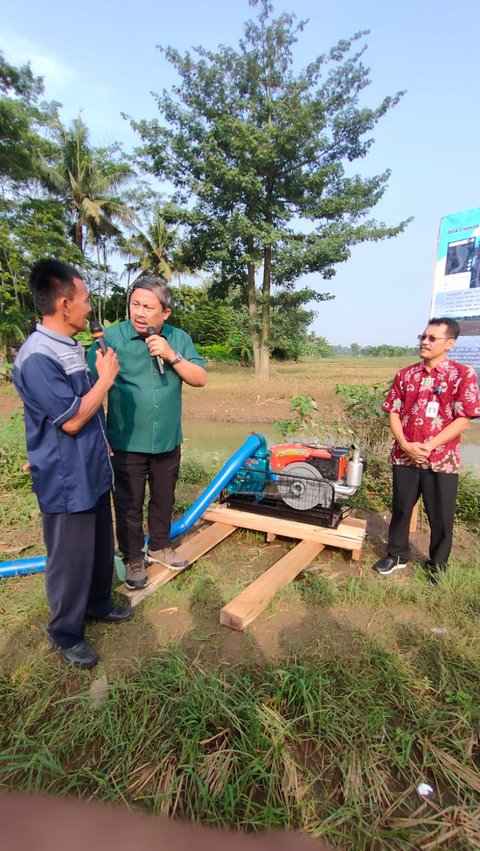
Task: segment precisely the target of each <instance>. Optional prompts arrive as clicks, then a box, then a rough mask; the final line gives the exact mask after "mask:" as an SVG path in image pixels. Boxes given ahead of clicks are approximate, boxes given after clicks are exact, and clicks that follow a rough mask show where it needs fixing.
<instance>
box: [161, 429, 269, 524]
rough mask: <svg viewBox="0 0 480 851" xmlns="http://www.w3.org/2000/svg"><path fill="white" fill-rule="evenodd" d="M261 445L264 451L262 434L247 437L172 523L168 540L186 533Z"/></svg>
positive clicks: (264, 442)
mask: <svg viewBox="0 0 480 851" xmlns="http://www.w3.org/2000/svg"><path fill="white" fill-rule="evenodd" d="M262 444H263V446H264V448H265V449H266V448H267V444H266V440H265V438H264V436H263V434H251V435H250V436H249V437H247V439H246V441H245V443H243V444H242V446H241V447H240V449H237V451H236V452H235V453H234V454H233V455H232V457H231V458H229V459H228V461H226V462H225V464H224V465H223V467H222V469H221V470H220V472H219V473H217V475H216V476H215V478H214V479H212V481H211V482H210V484H209V485H208V487H206V488H205V490H204V491H203V493H201V494H200V496H199V497H198V499H196V500H195V502H194V503H193V505H191V506H190V508H189V509H188V510H187V511H186V512H185V514H184V515H183V517H180V518H179V519H178V520H175V523H172V526H171V528H170V538H176V537H178V535H182V534H183V533H184V532H187V530H188V529H190V528H191V526H193V524H194V523H195V522H196V521H197V520H198V518H199V517H201V515H202V514H203V512H204V511H205V509H206V508H208V506H209V505H210V503H211V502H213V500H214V499H215V497H216V496H218V494H219V493H220V491H221V490H222V489H223V488H224V487H225V486H226V485H228V483H229V481H230V480H231V479H233V477H234V475H235V473H237V472H238V470H239V469H240V467H241V466H242V464H244V463H245V461H246V460H247V458H250V456H251V455H253V453H254V452H255V451H256V450H257V449H258V448H259V447H260V446H262Z"/></svg>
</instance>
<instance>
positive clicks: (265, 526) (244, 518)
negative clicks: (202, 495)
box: [203, 505, 367, 552]
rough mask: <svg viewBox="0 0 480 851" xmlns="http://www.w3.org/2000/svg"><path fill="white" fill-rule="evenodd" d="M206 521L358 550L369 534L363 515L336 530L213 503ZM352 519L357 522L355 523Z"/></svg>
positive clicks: (204, 515) (205, 518)
mask: <svg viewBox="0 0 480 851" xmlns="http://www.w3.org/2000/svg"><path fill="white" fill-rule="evenodd" d="M203 518H204V520H210V521H211V522H212V523H228V524H230V525H235V526H239V527H240V528H243V529H253V530H255V531H257V532H267V534H268V533H270V534H274V535H282V536H283V537H285V538H296V539H297V540H301V541H314V542H316V543H319V544H323V545H324V546H329V547H339V548H340V549H344V550H353V551H355V552H358V551H359V550H360V549H361V546H362V543H363V540H364V538H365V534H366V527H367V524H366V521H365V520H361V519H360V518H356V517H355V518H347V519H346V520H343V521H342V522H341V523H340V524H339V526H337V528H336V529H330V528H329V527H327V526H315V525H313V524H311V523H302V522H300V521H297V520H285V519H284V518H282V517H268V516H266V515H264V514H255V513H254V512H250V511H238V510H237V509H234V508H228V507H227V506H225V505H211V506H210V508H208V509H207V511H205V513H204V514H203ZM351 520H354V521H355V524H354V525H353V524H352V523H351V522H349V521H351Z"/></svg>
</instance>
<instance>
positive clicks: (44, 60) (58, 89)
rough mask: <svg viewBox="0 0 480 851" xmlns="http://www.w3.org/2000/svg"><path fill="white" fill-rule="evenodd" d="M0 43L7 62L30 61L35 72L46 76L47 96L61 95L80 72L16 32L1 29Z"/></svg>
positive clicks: (22, 62) (12, 63) (15, 63)
mask: <svg viewBox="0 0 480 851" xmlns="http://www.w3.org/2000/svg"><path fill="white" fill-rule="evenodd" d="M0 45H2V50H3V53H4V56H5V59H6V61H7V62H9V63H10V64H11V65H23V64H24V63H25V62H30V65H31V66H32V71H33V73H34V74H36V75H37V76H40V77H44V82H45V88H46V94H47V97H61V96H62V92H65V91H66V90H67V89H68V88H69V87H70V86H71V85H72V84H73V83H75V82H76V81H77V80H78V78H79V74H78V72H77V71H76V70H75V68H73V67H72V66H71V65H68V64H67V63H66V62H63V60H61V59H59V58H58V57H57V56H55V55H54V54H53V53H51V54H48V52H47V51H46V50H45V49H44V47H43V45H39V44H36V43H35V42H34V41H31V40H30V39H26V38H23V37H21V36H17V35H15V34H14V33H11V32H8V31H6V30H3V29H0Z"/></svg>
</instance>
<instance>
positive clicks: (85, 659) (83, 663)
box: [55, 641, 100, 668]
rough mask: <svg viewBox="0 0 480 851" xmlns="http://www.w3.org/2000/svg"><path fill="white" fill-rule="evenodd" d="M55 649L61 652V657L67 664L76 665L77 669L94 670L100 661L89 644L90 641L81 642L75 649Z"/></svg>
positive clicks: (74, 646) (75, 645)
mask: <svg viewBox="0 0 480 851" xmlns="http://www.w3.org/2000/svg"><path fill="white" fill-rule="evenodd" d="M55 649H56V650H58V651H59V652H60V656H61V657H62V659H64V660H65V662H69V663H70V665H76V666H77V668H94V667H95V665H96V664H97V662H99V661H100V657H99V655H98V653H97V652H96V651H95V650H94V649H93V647H92V646H91V645H90V644H89V643H88V641H79V642H78V644H74V645H73V647H58V645H55Z"/></svg>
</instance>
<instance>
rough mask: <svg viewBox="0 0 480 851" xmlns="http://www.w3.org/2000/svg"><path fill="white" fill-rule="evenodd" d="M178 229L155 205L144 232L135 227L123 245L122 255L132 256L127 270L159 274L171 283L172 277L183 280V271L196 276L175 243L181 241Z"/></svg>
mask: <svg viewBox="0 0 480 851" xmlns="http://www.w3.org/2000/svg"><path fill="white" fill-rule="evenodd" d="M177 231H178V229H177V228H176V227H169V225H168V224H167V222H166V221H165V219H164V218H163V217H162V213H161V210H160V209H159V208H156V209H155V210H154V212H153V216H152V219H151V220H150V221H149V222H147V227H146V230H145V231H142V230H140V229H137V230H136V233H134V234H133V236H132V237H130V239H128V240H125V241H124V242H123V245H122V246H121V249H120V250H121V252H122V254H123V255H124V256H125V257H127V258H129V259H128V262H127V263H126V264H125V273H126V274H128V275H129V276H130V274H131V273H132V272H140V274H141V275H158V276H159V277H161V278H163V279H164V280H165V281H167V283H169V282H170V281H171V280H172V278H176V279H178V280H179V279H180V276H181V275H182V274H185V275H195V274H196V272H195V271H194V270H192V269H190V268H188V266H186V265H185V264H184V263H182V262H181V260H180V258H179V256H178V252H176V251H175V245H176V244H177V243H178V236H177Z"/></svg>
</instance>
